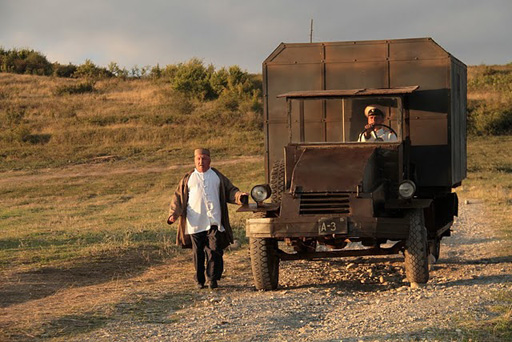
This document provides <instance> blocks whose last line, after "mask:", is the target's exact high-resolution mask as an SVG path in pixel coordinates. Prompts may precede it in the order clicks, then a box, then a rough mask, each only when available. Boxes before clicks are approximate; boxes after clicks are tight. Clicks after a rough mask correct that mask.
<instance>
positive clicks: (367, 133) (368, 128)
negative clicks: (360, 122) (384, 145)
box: [364, 124, 374, 139]
mask: <svg viewBox="0 0 512 342" xmlns="http://www.w3.org/2000/svg"><path fill="white" fill-rule="evenodd" d="M373 128H374V125H372V124H367V125H366V126H364V129H365V131H364V137H365V138H366V139H368V138H369V137H370V136H371V132H372V131H373Z"/></svg>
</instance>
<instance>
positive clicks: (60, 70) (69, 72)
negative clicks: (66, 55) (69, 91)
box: [53, 63, 76, 77]
mask: <svg viewBox="0 0 512 342" xmlns="http://www.w3.org/2000/svg"><path fill="white" fill-rule="evenodd" d="M75 72H76V65H73V64H71V63H69V64H68V65H63V64H59V63H54V64H53V75H54V76H57V77H73V74H74V73H75Z"/></svg>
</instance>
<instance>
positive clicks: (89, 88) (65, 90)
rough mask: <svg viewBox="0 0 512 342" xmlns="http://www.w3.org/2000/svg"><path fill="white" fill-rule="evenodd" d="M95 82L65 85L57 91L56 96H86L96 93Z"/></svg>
mask: <svg viewBox="0 0 512 342" xmlns="http://www.w3.org/2000/svg"><path fill="white" fill-rule="evenodd" d="M94 90H95V89H94V83H93V82H81V83H75V84H70V85H63V86H59V87H57V89H55V92H54V93H55V95H65V94H68V95H72V94H85V93H92V92H93V91H94Z"/></svg>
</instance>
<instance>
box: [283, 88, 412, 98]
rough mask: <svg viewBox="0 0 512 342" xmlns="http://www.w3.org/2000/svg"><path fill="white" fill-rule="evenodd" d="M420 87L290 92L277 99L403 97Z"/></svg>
mask: <svg viewBox="0 0 512 342" xmlns="http://www.w3.org/2000/svg"><path fill="white" fill-rule="evenodd" d="M418 88H419V86H417V85H415V86H408V87H397V88H363V89H333V90H305V91H290V92H287V93H284V94H279V95H277V97H286V98H329V97H333V98H335V97H347V96H375V95H402V94H410V93H412V92H413V91H415V90H417V89H418Z"/></svg>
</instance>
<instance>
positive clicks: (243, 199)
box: [240, 192, 249, 205]
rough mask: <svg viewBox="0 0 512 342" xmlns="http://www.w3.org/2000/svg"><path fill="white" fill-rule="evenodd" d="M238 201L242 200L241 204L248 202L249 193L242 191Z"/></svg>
mask: <svg viewBox="0 0 512 342" xmlns="http://www.w3.org/2000/svg"><path fill="white" fill-rule="evenodd" d="M240 202H242V205H243V204H248V203H249V194H248V193H247V192H242V194H241V195H240Z"/></svg>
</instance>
